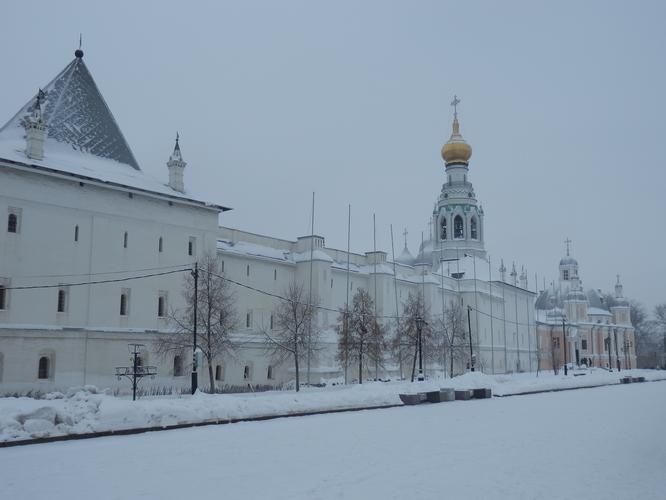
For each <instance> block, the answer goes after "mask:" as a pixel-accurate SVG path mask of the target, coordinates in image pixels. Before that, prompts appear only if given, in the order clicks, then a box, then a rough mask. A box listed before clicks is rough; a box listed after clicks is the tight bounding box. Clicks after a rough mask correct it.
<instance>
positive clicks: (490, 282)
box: [488, 255, 495, 375]
mask: <svg viewBox="0 0 666 500" xmlns="http://www.w3.org/2000/svg"><path fill="white" fill-rule="evenodd" d="M488 292H489V293H488V295H490V363H491V364H492V366H493V375H494V374H495V335H494V332H493V280H492V268H491V265H490V255H488Z"/></svg>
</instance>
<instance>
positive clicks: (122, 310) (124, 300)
mask: <svg viewBox="0 0 666 500" xmlns="http://www.w3.org/2000/svg"><path fill="white" fill-rule="evenodd" d="M120 315H121V316H127V294H126V293H125V292H123V293H121V294H120Z"/></svg>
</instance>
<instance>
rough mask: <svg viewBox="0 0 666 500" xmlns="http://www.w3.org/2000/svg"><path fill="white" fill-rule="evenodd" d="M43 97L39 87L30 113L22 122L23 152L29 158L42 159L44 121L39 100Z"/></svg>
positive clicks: (44, 133)
mask: <svg viewBox="0 0 666 500" xmlns="http://www.w3.org/2000/svg"><path fill="white" fill-rule="evenodd" d="M43 98H44V92H42V89H39V92H38V93H37V97H36V102H35V107H34V108H33V110H32V114H31V115H30V116H29V117H28V118H26V120H25V123H24V127H25V138H26V147H25V154H26V155H27V156H28V158H30V159H31V160H43V159H44V137H45V136H46V123H45V122H44V119H43V118H42V103H41V101H42V99H43Z"/></svg>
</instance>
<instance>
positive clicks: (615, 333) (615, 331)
mask: <svg viewBox="0 0 666 500" xmlns="http://www.w3.org/2000/svg"><path fill="white" fill-rule="evenodd" d="M613 334H614V337H615V362H616V366H617V371H622V370H621V369H620V353H619V351H618V348H617V328H614V329H613Z"/></svg>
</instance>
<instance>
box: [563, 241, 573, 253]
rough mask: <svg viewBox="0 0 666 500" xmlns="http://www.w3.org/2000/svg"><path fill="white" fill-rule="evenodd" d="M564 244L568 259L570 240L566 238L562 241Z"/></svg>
mask: <svg viewBox="0 0 666 500" xmlns="http://www.w3.org/2000/svg"><path fill="white" fill-rule="evenodd" d="M564 243H565V244H566V246H567V257H569V245H570V244H571V243H572V242H571V240H570V239H569V238H567V239H566V240H564Z"/></svg>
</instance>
